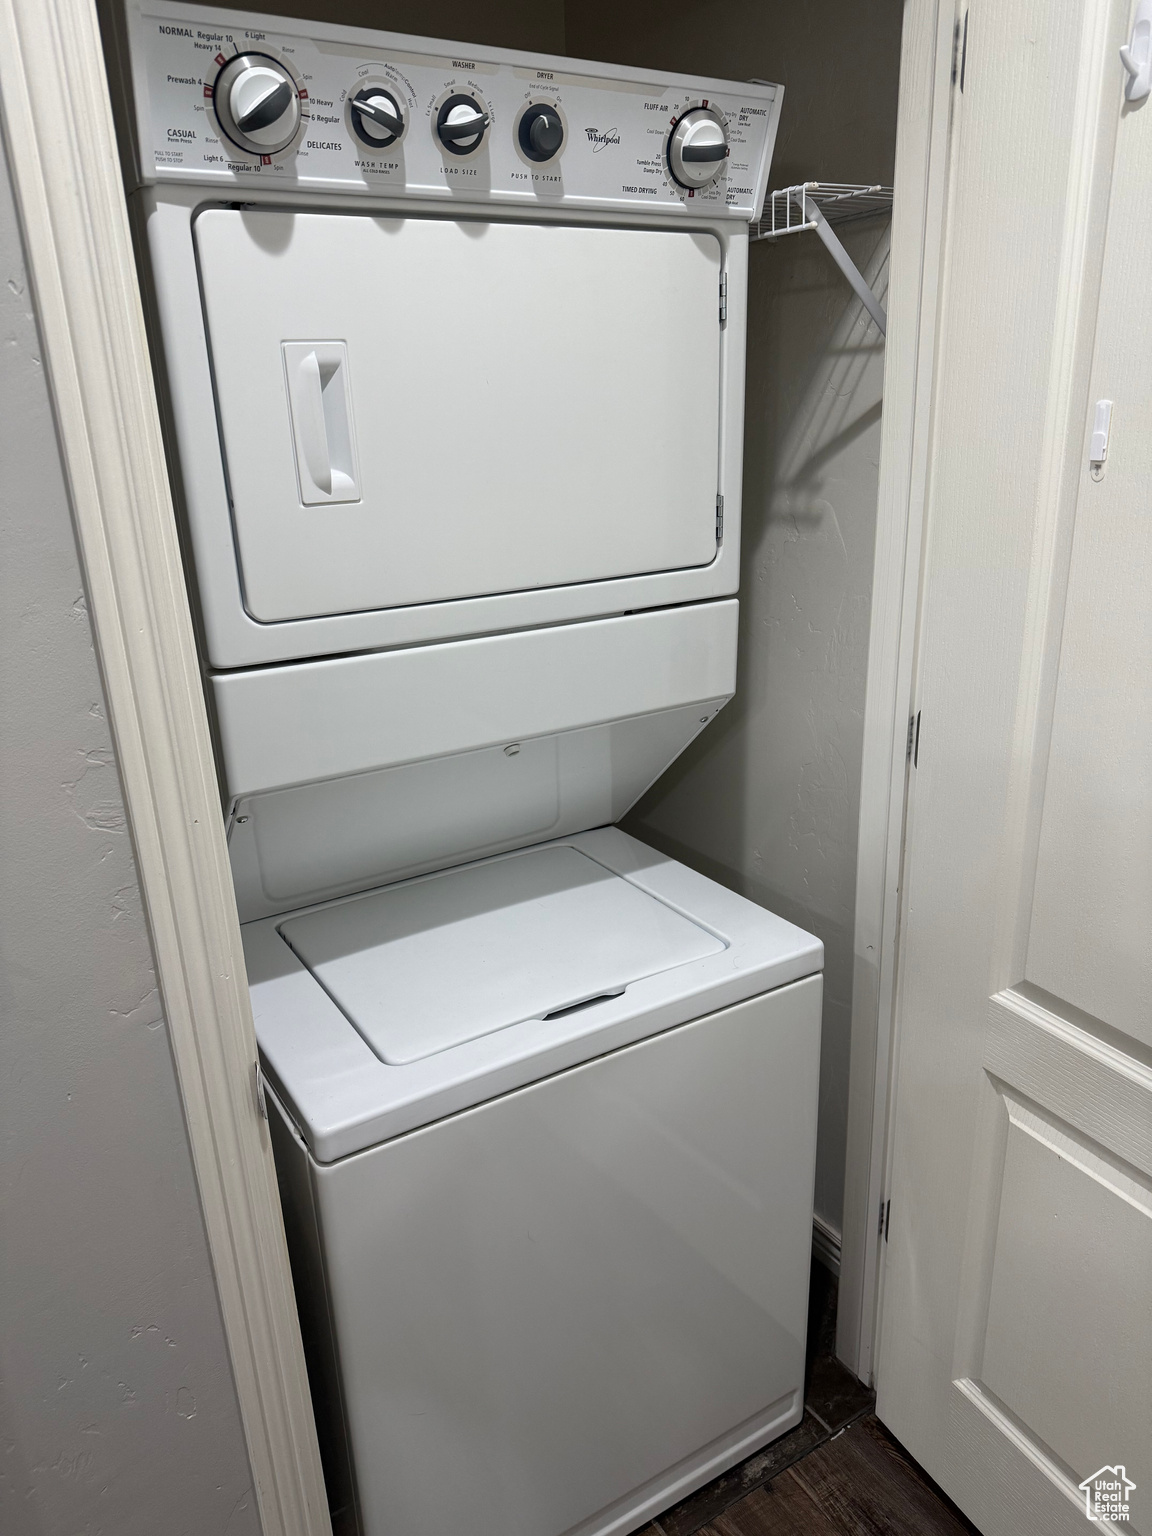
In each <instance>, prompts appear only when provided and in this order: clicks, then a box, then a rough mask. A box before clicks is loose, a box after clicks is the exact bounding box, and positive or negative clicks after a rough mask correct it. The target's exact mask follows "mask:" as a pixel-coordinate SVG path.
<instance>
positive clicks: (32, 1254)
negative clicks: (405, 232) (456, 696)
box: [0, 150, 259, 1536]
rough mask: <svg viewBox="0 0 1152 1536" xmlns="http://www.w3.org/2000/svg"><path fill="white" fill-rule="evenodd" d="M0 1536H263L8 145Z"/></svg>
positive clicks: (0, 444)
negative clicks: (118, 767)
mask: <svg viewBox="0 0 1152 1536" xmlns="http://www.w3.org/2000/svg"><path fill="white" fill-rule="evenodd" d="M0 343H2V344H0V483H2V484H3V486H4V495H3V497H2V498H0V548H2V549H3V559H2V560H0V655H3V658H4V662H3V667H2V668H0V720H2V721H3V730H2V732H0V1445H2V1446H3V1455H2V1456H0V1531H2V1532H3V1533H4V1536H73V1533H80V1532H91V1533H93V1536H95V1533H97V1532H107V1533H109V1536H112V1533H115V1536H256V1533H257V1531H258V1529H259V1525H258V1520H257V1516H256V1509H255V1504H254V1501H253V1495H252V1489H251V1475H250V1472H249V1467H248V1457H247V1453H246V1451H245V1448H244V1442H243V1436H242V1433H241V1428H240V1419H239V1412H238V1408H237V1403H236V1394H235V1390H234V1388H233V1384H232V1375H231V1368H230V1366H229V1362H228V1357H227V1352H226V1349H225V1343H224V1333H223V1327H222V1324H221V1321H220V1314H219V1309H218V1305H217V1299H216V1288H215V1282H214V1280H213V1276H212V1270H211V1264H210V1261H209V1257H208V1250H207V1245H206V1242H205V1237H204V1231H203V1226H202V1221H201V1214H200V1202H199V1197H198V1195H197V1191H196V1185H195V1182H194V1179H193V1175H192V1164H191V1157H190V1154H189V1149H188V1140H187V1137H186V1135H185V1130H184V1120H183V1115H182V1111H181V1105H180V1097H179V1094H178V1092H177V1088H176V1076H175V1071H174V1069H173V1064H172V1057H171V1053H170V1050H169V1045H168V1037H167V1033H166V1030H165V1026H164V1019H163V1016H162V1014H161V1011H160V1002H159V999H158V997H157V993H156V985H155V977H154V975H153V966H152V954H151V949H150V947H149V940H148V932H147V928H146V926H145V922H144V916H143V913H142V911H141V902H140V889H139V886H138V884H137V881H136V872H135V868H134V865H133V860H132V849H131V843H130V840H129V836H128V829H127V826H126V824H125V817H124V806H123V802H122V799H121V794H120V784H119V780H118V778H117V773H116V760H115V756H114V753H113V750H112V741H111V737H110V735H109V731H108V724H107V719H106V713H105V707H104V696H103V691H102V688H101V683H100V676H99V672H98V670H97V666H96V658H95V655H94V654H93V645H92V631H91V628H90V626H89V622H88V611H87V607H86V605H85V600H84V587H83V582H82V579H81V574H80V566H79V560H78V557H77V552H76V545H75V541H74V538H73V533H72V524H71V521H70V516H69V509H68V500H67V495H66V491H65V487H64V482H63V477H62V473H61V468H60V461H59V457H58V453H57V446H56V438H55V431H54V425H53V420H52V411H51V407H50V404H49V397H48V389H47V384H46V381H45V376H44V368H43V365H42V363H41V359H40V346H39V342H38V339H37V334H36V319H35V314H34V306H33V299H32V296H31V294H30V292H29V285H28V278H27V275H26V273H25V271H24V267H23V257H22V252H21V247H20V237H19V231H18V229H17V225H16V216H15V210H14V208H13V206H12V198H11V189H10V185H9V181H8V173H7V165H6V163H4V161H3V155H2V150H0Z"/></svg>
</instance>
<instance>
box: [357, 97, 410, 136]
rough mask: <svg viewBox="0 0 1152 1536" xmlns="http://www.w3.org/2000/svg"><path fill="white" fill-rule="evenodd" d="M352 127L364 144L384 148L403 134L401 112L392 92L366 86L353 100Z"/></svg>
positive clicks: (402, 115)
mask: <svg viewBox="0 0 1152 1536" xmlns="http://www.w3.org/2000/svg"><path fill="white" fill-rule="evenodd" d="M352 126H353V128H354V129H355V130H356V132H357V134H358V135H359V137H360V138H362V139H363V140H364V142H365V144H371V145H372V147H373V148H374V149H384V148H386V147H387V146H388V145H389V144H395V142H396V140H397V139H398V138H399V137H400V135H401V134H402V133H403V132H404V113H403V111H402V110H401V107H400V103H399V102H398V101H397V100H396V98H395V96H393V95H392V93H391V91H386V90H385V89H384V88H383V86H379V85H366V86H365V87H364V88H363V89H362V90H359V91H357V92H356V94H355V96H353V98H352Z"/></svg>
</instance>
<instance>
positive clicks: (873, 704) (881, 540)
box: [836, 0, 957, 1382]
mask: <svg viewBox="0 0 1152 1536" xmlns="http://www.w3.org/2000/svg"><path fill="white" fill-rule="evenodd" d="M956 15H957V13H956V10H955V6H954V3H953V0H905V7H904V28H903V37H902V40H901V56H900V95H899V110H898V119H897V138H896V170H895V175H894V178H893V186H894V197H893V218H892V255H891V266H890V276H889V283H888V300H889V304H888V336H887V345H886V348H885V357H884V417H883V429H882V438H881V451H880V483H879V491H878V502H877V514H876V555H875V567H874V577H873V589H872V616H871V626H870V633H869V641H868V679H867V689H866V695H865V704H864V733H863V753H862V759H861V776H860V828H859V838H858V845H857V863H856V909H855V912H856V915H855V946H854V954H855V959H854V968H853V982H852V1028H851V1068H850V1075H849V1087H848V1129H847V1158H846V1167H845V1182H844V1218H843V1242H842V1250H841V1269H840V1292H839V1304H838V1310H837V1328H836V1353H837V1354H838V1355H839V1357H840V1359H841V1360H843V1361H844V1363H845V1364H846V1365H847V1366H848V1367H849V1368H850V1369H851V1370H852V1371H854V1372H855V1373H856V1375H857V1376H859V1377H860V1378H861V1379H862V1380H864V1381H867V1382H871V1381H872V1375H873V1363H874V1360H875V1352H876V1351H875V1346H876V1330H877V1327H878V1321H879V1305H878V1299H879V1286H880V1269H881V1262H882V1256H883V1244H882V1242H881V1238H880V1223H879V1212H880V1208H881V1203H882V1201H883V1200H884V1198H885V1189H886V1184H887V1147H888V1100H889V1080H890V1068H891V1060H892V1035H893V1020H894V1012H895V999H896V950H897V925H898V919H899V890H900V871H901V862H902V859H903V844H904V814H905V804H906V799H907V789H908V753H907V742H908V722H909V719H910V718H911V716H912V713H913V708H914V706H913V688H914V658H915V648H916V630H917V623H918V617H919V596H920V591H919V589H920V550H921V541H922V534H923V522H924V505H925V488H926V483H927V475H928V457H927V448H928V427H929V416H930V411H931V404H932V379H933V367H934V355H935V345H936V313H937V294H938V289H939V282H940V275H941V265H942V259H943V245H944V224H945V201H946V198H945V194H946V189H947V184H948V162H949V155H950V130H951V123H952V112H953V81H952V70H953V52H954V42H955V28H956Z"/></svg>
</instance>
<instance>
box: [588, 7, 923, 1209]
mask: <svg viewBox="0 0 1152 1536" xmlns="http://www.w3.org/2000/svg"><path fill="white" fill-rule="evenodd" d="M900 24H901V5H900V3H899V0H878V3H875V4H872V5H865V6H861V5H858V4H854V5H849V4H846V3H844V0H831V3H829V0H824V3H822V4H819V5H817V4H814V3H811V0H791V3H789V4H787V5H784V4H777V5H764V4H760V3H751V0H725V3H723V4H720V3H718V0H714V3H709V0H668V3H664V4H661V5H659V6H657V5H654V4H640V3H636V0H621V3H619V4H616V5H613V6H599V5H590V4H585V5H578V4H577V0H569V4H568V10H567V39H566V41H567V49H568V51H569V52H570V53H573V54H578V55H582V56H585V57H591V58H602V59H609V60H613V61H617V62H620V63H631V64H643V65H650V66H652V67H654V68H665V69H670V70H682V71H686V72H693V73H698V74H707V75H719V76H722V77H728V78H733V79H748V78H756V77H759V78H762V79H769V80H778V81H780V82H782V83H783V84H784V86H785V97H784V110H783V116H782V119H781V127H780V136H779V139H778V142H777V147H776V157H775V162H774V166H773V172H772V185H773V186H788V185H790V184H793V183H795V182H799V181H808V180H821V179H824V180H828V181H849V182H851V181H856V182H884V183H891V180H892V167H893V157H894V151H895V138H896V88H897V71H898V64H899V48H900ZM886 241H887V231H886V229H885V228H883V227H882V226H879V225H877V224H869V225H865V226H862V227H861V228H859V229H858V230H857V231H856V232H855V233H854V234H853V235H851V236H849V237H847V238H846V241H845V243H846V244H847V245H848V246H849V248H850V250H851V251H852V254H853V256H854V257H855V259H856V260H857V262H858V263H859V264H860V265H861V266H863V267H867V268H868V269H869V270H870V271H874V272H875V275H876V277H877V279H878V284H879V286H880V288H881V289H882V288H883V283H884V277H885V267H884V255H885V252H886ZM859 314H860V305H859V303H858V301H856V300H855V299H854V298H853V296H852V293H851V290H850V289H849V288H848V286H847V284H846V283H845V282H844V280H843V278H842V277H841V276H840V274H839V272H838V271H837V270H836V268H835V267H834V266H833V264H832V261H831V259H830V258H829V257H828V255H827V254H826V252H825V251H824V249H823V247H822V246H821V245H820V244H819V242H818V240H817V238H816V237H815V236H814V235H807V234H806V235H798V236H793V237H791V238H790V239H789V240H787V241H784V242H780V243H778V244H762V245H758V246H754V247H753V250H752V258H751V271H750V293H749V324H748V403H747V412H746V417H745V465H744V473H745V480H744V507H743V540H744V545H743V548H744V557H743V577H742V583H741V611H742V623H741V645H740V681H739V685H738V692H737V696H736V699H735V700H734V701H733V703H732V704H730V705H729V706H728V708H727V709H726V710H724V712H723V713H722V714H721V715H720V716H719V718H718V719H717V721H716V724H715V725H713V726H711V727H710V728H709V729H708V730H707V731H706V732H705V733H704V735H703V736H702V737H701V738H700V740H699V741H698V742H697V743H696V745H695V746H694V747H693V749H692V750H691V751H690V752H689V753H687V754H686V755H685V757H683V758H681V759H680V761H679V762H678V763H676V764H675V765H674V766H673V767H672V768H671V769H670V770H669V772H668V773H667V774H665V776H664V778H663V779H662V780H661V781H660V783H659V784H658V785H657V786H656V787H655V789H654V790H653V791H651V792H650V793H649V795H648V796H647V797H646V799H645V801H644V802H643V803H642V805H641V806H640V807H639V808H638V810H637V812H635V813H634V814H633V816H632V817H631V818H630V819H629V822H628V823H627V825H628V826H629V828H630V830H632V831H634V832H636V833H637V834H638V835H640V836H642V837H648V838H650V839H651V840H652V841H653V842H656V843H659V844H660V845H661V846H662V847H664V848H665V849H666V850H667V851H668V852H670V853H674V854H676V855H678V856H680V857H682V858H683V859H684V860H685V861H686V862H687V863H690V864H694V865H696V866H697V867H698V868H699V869H701V870H703V871H704V872H705V873H707V874H710V875H713V876H714V877H715V878H717V879H719V880H721V881H723V882H724V883H725V884H727V885H730V886H732V887H734V888H735V889H737V890H739V891H742V892H743V893H744V894H745V895H747V896H750V897H752V898H753V899H754V900H756V901H759V902H761V903H763V905H765V906H767V907H770V908H771V909H772V910H773V911H776V912H779V913H780V914H782V915H783V916H785V917H788V918H791V919H792V921H794V922H796V923H799V924H800V925H801V926H803V927H805V928H807V929H810V930H811V931H812V932H814V933H816V934H818V935H819V936H820V938H821V939H823V941H824V944H825V948H826V971H825V1007H824V1039H823V1051H822V1060H821V1083H820V1139H819V1151H818V1158H817V1173H816V1209H817V1212H818V1213H819V1214H820V1215H821V1216H822V1217H823V1218H824V1219H825V1220H826V1221H827V1222H829V1223H830V1224H831V1225H832V1226H833V1227H835V1228H836V1229H839V1226H840V1221H841V1211H842V1206H843V1189H844V1151H845V1130H846V1123H847V1096H848V1049H849V1020H850V1009H851V987H852V925H853V904H854V894H855V880H856V831H857V820H858V815H859V785H860V749H861V731H862V718H863V707H864V678H865V668H866V663H867V643H868V620H869V604H870V598H871V587H872V555H873V542H874V532H875V517H876V484H877V464H878V460H879V451H880V397H881V384H882V368H883V350H882V347H881V346H880V345H879V337H878V335H877V332H876V330H875V327H871V326H868V327H865V326H864V325H863V324H862V323H860V321H859Z"/></svg>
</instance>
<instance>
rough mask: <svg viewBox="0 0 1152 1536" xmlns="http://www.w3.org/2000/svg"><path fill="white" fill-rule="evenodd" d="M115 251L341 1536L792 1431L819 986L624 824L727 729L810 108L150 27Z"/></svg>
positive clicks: (515, 1501) (574, 1520) (657, 1480)
mask: <svg viewBox="0 0 1152 1536" xmlns="http://www.w3.org/2000/svg"><path fill="white" fill-rule="evenodd" d="M117 36H118V41H119V43H120V44H121V45H122V48H123V55H122V57H123V73H124V76H125V79H127V78H128V77H130V79H131V86H132V91H131V93H130V94H132V96H133V102H132V109H131V111H130V113H129V116H130V119H131V120H130V123H129V128H130V138H131V140H132V146H133V156H134V169H133V175H134V177H135V186H136V190H135V192H134V194H133V196H132V199H131V204H132V208H133V213H134V218H135V222H136V229H137V233H138V237H139V241H140V246H141V249H142V252H143V253H144V255H145V257H146V260H147V265H148V279H149V288H150V293H149V300H150V304H149V308H150V316H151V320H152V324H153V339H154V343H155V345H156V349H157V355H158V358H159V360H160V361H161V363H162V370H161V372H162V378H163V384H164V390H163V394H164V404H165V408H166V418H167V425H168V429H169V440H170V443H171V447H172V467H173V478H174V482H175V488H176V492H177V500H178V503H179V507H180V513H181V518H182V522H183V529H184V533H185V542H186V546H187V548H188V551H189V556H190V567H191V572H192V574H193V576H194V584H193V591H194V596H195V598H196V606H197V611H198V619H199V624H200V639H201V647H202V655H203V661H204V664H205V671H206V674H207V686H208V692H209V697H210V701H211V704H212V709H213V717H214V724H215V730H216V742H217V747H218V751H219V762H220V770H221V779H222V788H223V792H224V794H223V798H224V803H225V808H226V817H227V823H228V836H229V854H230V858H231V862H232V869H233V875H234V879H235V885H236V894H237V901H238V905H239V910H240V914H241V918H242V919H243V920H244V927H243V934H244V945H245V955H246V960H247V968H248V976H249V981H250V984H251V990H252V1002H253V1009H254V1013H255V1018H256V1029H257V1035H258V1038H259V1042H260V1051H261V1061H262V1070H263V1074H264V1080H265V1081H266V1082H267V1084H268V1089H267V1097H268V1104H269V1117H270V1123H271V1126H272V1133H273V1141H274V1145H275V1150H276V1158H277V1166H278V1169H279V1173H280V1178H281V1184H282V1193H283V1204H284V1214H285V1221H286V1225H287V1228H288V1234H289V1239H290V1249H291V1252H292V1258H293V1265H294V1271H295V1278H296V1285H297V1295H298V1300H299V1304H300V1312H301V1319H302V1323H303V1326H304V1329H305V1336H306V1342H307V1345H308V1353H309V1365H310V1371H311V1380H312V1387H313V1393H314V1397H315V1400H316V1406H317V1421H318V1426H319V1429H320V1432H321V1436H322V1441H323V1446H324V1453H325V1467H326V1474H327V1477H328V1481H329V1494H330V1498H331V1500H332V1502H333V1506H334V1510H335V1512H336V1515H337V1523H338V1524H340V1523H344V1524H345V1525H347V1526H348V1528H350V1529H357V1530H359V1531H361V1532H363V1536H446V1533H447V1532H448V1531H451V1530H456V1529H460V1530H465V1529H466V1530H468V1531H470V1532H475V1533H477V1536H488V1533H490V1536H497V1533H499V1536H608V1533H610V1532H620V1533H623V1532H625V1531H627V1530H629V1529H632V1528H633V1527H634V1526H636V1525H639V1524H641V1523H643V1521H644V1520H645V1519H646V1518H648V1516H650V1515H651V1514H653V1513H655V1512H656V1511H657V1510H659V1509H660V1508H662V1507H664V1506H666V1505H667V1504H669V1503H671V1502H672V1501H674V1500H675V1499H676V1498H678V1497H680V1496H682V1495H683V1494H685V1493H687V1492H688V1491H689V1490H690V1489H691V1488H693V1487H695V1486H697V1485H698V1484H700V1483H701V1482H703V1481H705V1480H706V1479H707V1478H709V1477H710V1476H712V1475H714V1474H715V1473H716V1472H718V1471H720V1470H721V1469H722V1468H724V1467H726V1466H728V1465H731V1464H732V1463H733V1462H734V1461H736V1460H738V1459H739V1458H740V1457H741V1456H742V1455H744V1454H746V1453H748V1452H750V1451H751V1450H753V1449H755V1448H756V1447H757V1446H759V1445H762V1444H764V1443H765V1442H766V1441H768V1440H769V1439H771V1438H772V1437H773V1436H774V1435H776V1434H778V1433H781V1432H783V1431H784V1430H786V1429H788V1428H789V1427H790V1426H791V1425H793V1424H795V1423H796V1422H797V1421H798V1420H799V1418H800V1415H801V1412H802V1402H801V1397H802V1391H803V1370H804V1332H805V1322H806V1296H807V1276H808V1263H809V1253H810V1243H811V1218H812V1181H813V1164H814V1154H815V1121H816V1091H817V1061H818V1052H819V1021H820V988H821V978H820V969H821V965H822V951H821V946H820V944H819V943H818V942H817V941H816V940H814V939H812V938H811V937H810V936H809V935H807V934H804V933H801V932H800V931H799V930H798V929H796V928H793V927H792V926H791V925H789V924H788V923H785V922H783V921H781V920H780V919H778V918H776V917H773V916H772V915H771V914H769V913H767V912H765V911H763V910H762V909H761V908H759V907H757V906H755V905H753V904H752V903H750V902H748V901H745V900H744V899H742V898H741V897H738V896H736V895H734V894H732V893H731V892H730V891H727V890H724V889H722V888H721V887H720V886H718V885H716V884H714V883H713V882H711V881H709V880H706V879H704V878H703V877H702V876H700V875H697V874H694V873H693V872H692V871H690V870H688V869H686V868H685V867H684V866H682V865H680V864H678V863H676V862H675V861H673V860H671V859H668V858H664V857H663V856H661V855H658V854H656V853H654V852H653V851H652V850H651V849H649V848H646V847H644V846H643V845H641V844H640V843H638V842H636V841H635V840H634V839H632V838H629V837H627V836H625V835H624V834H623V833H621V832H619V831H618V830H616V829H615V828H614V826H613V825H612V823H614V822H616V821H618V820H619V819H620V817H622V816H623V815H624V813H625V812H626V811H627V810H628V808H629V807H630V806H631V805H632V804H634V803H635V801H636V800H637V799H638V798H639V796H640V795H641V794H643V792H644V791H645V789H646V788H647V787H648V786H649V785H650V784H651V783H652V782H653V780H654V779H655V778H656V777H657V776H658V775H659V774H660V773H661V772H662V771H663V770H664V768H666V767H667V765H668V764H669V763H670V762H672V761H673V760H674V759H675V758H676V756H677V755H678V754H679V753H680V752H682V751H683V750H684V748H685V747H686V746H687V745H688V744H689V742H691V741H692V740H693V739H694V737H695V736H696V735H697V734H698V733H699V732H700V731H701V730H703V729H704V728H705V727H706V726H707V725H708V724H709V723H710V722H711V721H712V719H713V718H714V717H715V716H716V714H717V713H718V712H719V710H720V709H721V708H722V707H723V705H724V704H725V703H726V701H727V700H728V699H729V698H730V697H731V695H732V692H733V690H734V688H735V675H736V644H737V618H738V605H737V603H736V600H735V596H734V594H735V592H736V589H737V584H738V573H739V531H740V478H741V457H742V430H743V388H744V324H745V305H746V289H747V253H748V227H749V223H750V221H751V220H753V219H754V218H755V217H756V216H757V215H758V213H759V211H760V208H761V206H762V204H763V199H764V192H765V187H766V181H767V173H768V167H769V163H770V160H771V154H772V147H773V143H774V140H775V134H776V127H777V122H778V118H779V111H780V102H781V94H782V93H781V91H780V88H779V87H777V86H772V85H764V84H741V83H739V82H731V81H728V82H725V81H716V80H707V79H701V78H695V77H683V76H681V77H669V76H663V75H657V74H653V73H651V72H645V71H637V70H629V69H624V68H620V67H616V66H609V65H595V64H588V63H585V62H582V61H578V60H569V59H555V58H540V57H532V56H528V55H522V54H517V53H512V52H509V51H507V50H502V49H493V48H475V47H473V46H472V45H468V46H467V47H464V46H462V45H452V44H447V43H443V42H437V41H435V40H430V39H426V38H409V37H399V36H395V35H392V34H387V33H373V32H364V31H360V30H357V29H354V28H350V27H340V26H334V25H321V24H316V23H309V22H301V21H292V20H283V19H270V18H268V17H265V16H256V15H251V14H245V13H242V12H229V11H216V10H208V9H204V8H199V7H195V6H186V5H180V4H175V3H171V0H155V3H152V4H148V3H147V0H130V3H129V4H128V5H127V7H126V19H125V22H124V26H123V28H122V29H121V30H120V31H119V33H118V34H117Z"/></svg>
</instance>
